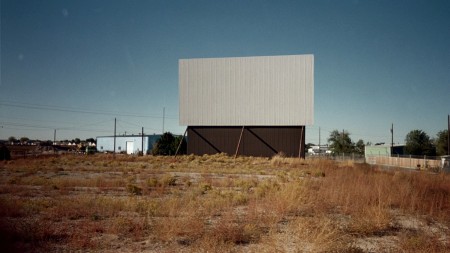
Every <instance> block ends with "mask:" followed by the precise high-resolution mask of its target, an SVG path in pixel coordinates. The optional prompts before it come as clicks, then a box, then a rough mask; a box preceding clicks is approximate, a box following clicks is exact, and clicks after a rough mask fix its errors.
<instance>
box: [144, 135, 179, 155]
mask: <svg viewBox="0 0 450 253" xmlns="http://www.w3.org/2000/svg"><path fill="white" fill-rule="evenodd" d="M182 138H183V137H182V136H178V137H175V136H174V135H173V134H172V133H170V132H167V133H164V134H163V135H162V136H161V138H160V139H159V140H158V141H157V142H156V143H155V146H154V147H153V150H152V153H153V155H175V152H176V151H177V148H178V146H179V144H180V141H182ZM178 153H179V154H185V153H186V140H183V143H182V144H181V146H180V150H179V151H178Z"/></svg>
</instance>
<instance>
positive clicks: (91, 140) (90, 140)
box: [86, 138, 97, 143]
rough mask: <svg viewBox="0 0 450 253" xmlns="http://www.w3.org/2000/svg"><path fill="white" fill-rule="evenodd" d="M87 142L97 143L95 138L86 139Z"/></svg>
mask: <svg viewBox="0 0 450 253" xmlns="http://www.w3.org/2000/svg"><path fill="white" fill-rule="evenodd" d="M86 142H90V143H97V142H96V141H95V139H94V138H88V139H86Z"/></svg>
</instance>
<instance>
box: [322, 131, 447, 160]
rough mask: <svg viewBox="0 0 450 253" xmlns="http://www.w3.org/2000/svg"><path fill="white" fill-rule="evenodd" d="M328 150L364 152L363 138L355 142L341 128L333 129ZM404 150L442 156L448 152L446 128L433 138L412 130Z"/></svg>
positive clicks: (407, 136) (417, 153)
mask: <svg viewBox="0 0 450 253" xmlns="http://www.w3.org/2000/svg"><path fill="white" fill-rule="evenodd" d="M328 143H329V147H330V150H331V151H332V152H334V153H356V154H364V147H365V145H370V143H366V144H364V141H363V140H361V139H360V140H358V141H357V142H356V143H355V142H353V141H352V139H351V138H350V133H349V132H348V131H345V130H343V131H342V132H340V131H338V130H333V131H332V132H331V133H330V136H329V138H328ZM405 152H406V154H408V155H427V156H442V155H446V154H447V152H448V130H442V131H439V132H438V133H437V135H436V137H435V138H430V136H429V135H428V134H427V133H425V132H424V131H422V130H418V129H416V130H412V131H410V132H409V133H408V134H407V135H406V137H405Z"/></svg>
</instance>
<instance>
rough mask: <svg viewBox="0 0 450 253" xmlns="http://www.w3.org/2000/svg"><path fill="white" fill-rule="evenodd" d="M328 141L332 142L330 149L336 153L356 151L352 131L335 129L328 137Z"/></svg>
mask: <svg viewBox="0 0 450 253" xmlns="http://www.w3.org/2000/svg"><path fill="white" fill-rule="evenodd" d="M328 143H330V149H331V151H333V152H334V153H352V152H353V151H354V144H353V143H352V139H350V133H349V132H346V131H342V132H339V131H338V130H333V131H332V132H331V133H330V137H329V138H328Z"/></svg>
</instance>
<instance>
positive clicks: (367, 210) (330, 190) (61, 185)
mask: <svg viewBox="0 0 450 253" xmlns="http://www.w3.org/2000/svg"><path fill="white" fill-rule="evenodd" d="M0 175H1V176H0V237H1V239H0V243H1V247H0V250H1V252H70V251H80V252H85V251H90V252H450V229H449V227H450V176H449V175H445V174H434V173H427V172H423V171H420V172H418V171H404V170H403V171H402V170H394V169H392V170H385V169H379V168H377V167H371V166H370V165H366V164H353V163H351V162H340V163H336V162H334V161H328V160H301V159H295V158H284V157H278V156H277V157H273V158H270V159H268V158H253V157H238V158H236V159H234V158H233V157H228V156H226V155H223V154H219V155H213V156H181V157H177V158H174V157H157V156H145V157H135V156H126V155H116V156H112V155H110V154H109V155H107V154H96V155H92V156H86V155H63V156H58V157H48V158H34V159H29V158H28V159H17V160H12V161H7V162H2V163H1V164H0Z"/></svg>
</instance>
